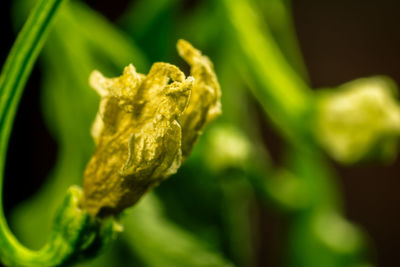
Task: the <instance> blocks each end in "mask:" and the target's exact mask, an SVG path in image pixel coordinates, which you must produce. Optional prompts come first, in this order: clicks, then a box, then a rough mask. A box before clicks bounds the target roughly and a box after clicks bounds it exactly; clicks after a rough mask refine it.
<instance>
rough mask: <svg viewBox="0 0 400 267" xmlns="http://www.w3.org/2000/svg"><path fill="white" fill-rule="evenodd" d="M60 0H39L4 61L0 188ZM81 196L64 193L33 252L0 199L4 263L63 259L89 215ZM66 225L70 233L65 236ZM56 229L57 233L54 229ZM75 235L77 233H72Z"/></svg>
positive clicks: (0, 91)
mask: <svg viewBox="0 0 400 267" xmlns="http://www.w3.org/2000/svg"><path fill="white" fill-rule="evenodd" d="M63 2H64V1H63V0H40V1H39V2H38V3H37V5H36V6H35V8H34V9H33V11H32V13H31V14H30V16H29V18H28V20H27V22H26V23H25V25H24V27H23V28H22V30H21V32H20V33H19V35H18V37H17V40H16V41H15V43H14V45H13V47H12V49H11V52H10V54H9V56H8V58H7V60H6V63H5V65H4V67H3V70H2V73H1V77H0V94H1V95H0V131H1V132H0V146H1V147H0V157H1V160H0V191H1V192H2V182H3V173H4V167H5V159H6V154H7V145H8V139H9V136H10V133H11V130H12V124H13V120H14V117H15V114H16V110H17V107H18V102H19V100H20V98H21V95H22V93H23V89H24V86H25V84H26V81H27V78H28V76H29V74H30V72H31V71H32V68H33V65H34V63H35V61H36V59H37V57H38V54H39V52H40V50H41V48H42V46H43V44H44V41H45V39H46V36H47V33H48V32H49V29H50V26H51V24H52V22H53V20H54V18H55V15H56V13H57V11H58V10H59V9H60V6H61V4H62V3H63ZM79 197H80V192H79V189H73V190H72V191H70V192H69V194H68V195H67V199H66V202H64V205H63V206H62V209H61V210H60V213H59V216H58V218H57V220H58V221H57V220H56V221H55V230H56V231H55V232H54V234H53V235H52V238H51V239H50V241H49V243H48V244H47V245H46V246H45V247H43V249H41V250H40V251H32V250H30V249H28V248H26V247H25V246H23V245H22V244H20V243H19V241H18V240H17V239H16V238H15V236H14V235H13V234H12V232H11V230H10V229H9V227H8V225H7V222H6V218H5V215H4V211H3V205H2V201H0V248H1V249H0V257H1V259H2V261H3V262H4V263H6V264H10V265H17V266H52V265H56V264H60V263H61V262H63V261H65V259H66V256H67V255H68V256H70V255H71V254H72V252H73V250H74V245H77V243H76V242H78V243H79V240H80V235H79V234H80V233H82V230H83V229H85V226H87V222H88V221H89V219H90V217H89V216H88V215H87V214H85V212H82V211H81V210H78V209H76V207H77V206H78V202H79ZM65 227H69V228H68V229H69V230H70V231H71V232H68V234H67V235H65V233H63V232H62V231H65V230H66V229H65ZM57 231H59V232H57ZM71 233H73V234H78V235H71Z"/></svg>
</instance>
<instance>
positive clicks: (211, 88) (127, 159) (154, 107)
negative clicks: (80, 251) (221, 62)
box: [82, 41, 221, 216]
mask: <svg viewBox="0 0 400 267" xmlns="http://www.w3.org/2000/svg"><path fill="white" fill-rule="evenodd" d="M178 48H179V52H180V54H181V55H183V57H184V58H185V59H186V60H187V61H188V62H189V64H190V65H191V68H192V71H191V74H192V75H193V77H192V76H189V77H185V75H184V73H183V72H182V71H180V70H179V69H178V68H177V67H176V66H174V65H171V64H167V63H155V64H153V66H152V67H151V69H150V72H149V74H148V75H147V76H146V75H143V74H140V73H137V72H136V70H135V68H134V67H133V66H132V65H129V66H127V67H126V68H125V69H124V72H123V74H122V76H120V77H117V78H106V77H104V76H103V75H102V74H101V73H100V72H98V71H94V72H93V73H92V74H91V77H90V84H91V85H92V87H93V88H94V89H95V90H96V91H97V92H98V93H99V95H100V96H101V101H100V106H99V111H98V113H97V116H96V120H95V122H94V124H93V127H92V136H93V138H94V140H95V143H96V149H95V152H94V154H93V156H92V158H91V159H90V161H89V163H88V165H87V167H86V170H85V173H84V183H83V187H84V199H83V201H82V206H83V207H84V208H85V209H86V210H88V211H89V212H90V213H91V214H92V215H97V216H107V215H114V214H118V213H120V212H121V211H122V210H123V209H125V208H127V207H129V206H131V205H133V204H134V203H135V202H137V201H138V200H139V198H140V197H141V196H142V195H143V194H144V193H145V192H146V191H148V190H149V189H151V188H153V187H154V186H156V185H157V184H159V183H160V182H161V181H162V180H164V179H166V178H167V177H168V176H170V175H172V174H174V173H175V172H176V171H177V170H178V168H179V167H180V165H181V164H182V160H183V158H185V157H187V156H188V153H189V152H190V150H191V147H192V146H193V145H194V143H195V141H196V139H197V137H198V136H199V135H200V133H201V131H202V130H203V128H204V126H205V125H206V124H207V123H208V122H209V121H211V120H212V119H213V118H214V117H215V116H216V115H218V114H219V113H220V102H219V101H220V100H219V99H220V94H221V93H220V89H219V85H218V82H217V79H216V76H215V74H214V72H213V69H212V65H211V63H210V61H209V60H208V59H207V58H206V57H204V56H202V55H201V53H200V52H199V51H198V50H196V49H194V48H193V47H192V46H191V45H190V44H189V43H187V42H185V41H179V44H178Z"/></svg>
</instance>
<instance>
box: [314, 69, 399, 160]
mask: <svg viewBox="0 0 400 267" xmlns="http://www.w3.org/2000/svg"><path fill="white" fill-rule="evenodd" d="M396 90H397V88H395V86H394V84H393V83H392V82H391V81H390V80H389V79H388V78H384V77H371V78H364V79H358V80H355V81H352V82H349V83H346V84H344V85H342V86H340V87H339V88H337V89H335V90H324V91H322V92H320V95H319V98H318V105H317V111H318V112H317V114H318V116H317V120H316V129H315V130H316V136H317V138H318V140H319V142H320V143H321V145H322V146H323V147H325V149H326V150H327V151H328V152H329V153H330V154H331V155H332V157H333V158H335V159H336V160H338V161H340V162H342V163H346V164H350V163H354V162H357V161H360V160H363V159H365V158H368V157H371V156H378V157H381V158H383V159H391V158H393V156H394V155H395V154H396V147H397V146H396V142H397V138H398V135H399V133H400V107H399V105H398V104H397V102H396V100H395V98H394V92H396Z"/></svg>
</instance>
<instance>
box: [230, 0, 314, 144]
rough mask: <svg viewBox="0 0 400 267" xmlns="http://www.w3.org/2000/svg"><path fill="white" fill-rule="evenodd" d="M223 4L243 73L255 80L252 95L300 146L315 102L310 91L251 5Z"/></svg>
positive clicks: (239, 1)
mask: <svg viewBox="0 0 400 267" xmlns="http://www.w3.org/2000/svg"><path fill="white" fill-rule="evenodd" d="M224 2H225V5H224V6H225V9H226V10H227V12H226V13H227V15H228V19H229V20H230V23H231V25H232V28H233V34H234V35H235V37H236V38H235V39H234V40H235V41H236V42H237V45H238V46H239V49H240V52H241V54H242V57H240V66H239V67H240V71H241V72H246V75H245V78H246V79H249V78H250V79H251V80H252V81H253V83H254V86H251V90H252V91H253V94H254V95H255V97H256V98H257V99H258V101H259V102H260V104H261V105H262V106H263V108H264V110H266V111H267V113H268V115H269V116H270V117H271V118H272V119H273V121H274V122H275V123H276V124H277V125H278V126H279V127H280V128H281V130H282V131H283V133H284V134H285V135H286V136H287V137H288V138H289V140H290V141H292V142H293V143H294V144H301V143H302V142H303V141H304V137H305V136H302V135H306V133H305V132H306V130H305V129H306V128H307V127H306V126H305V125H302V123H300V122H303V121H304V117H306V116H308V112H309V110H310V106H312V102H313V99H312V94H311V90H310V88H309V87H308V86H307V84H306V83H305V82H304V81H303V80H302V79H301V78H300V76H299V75H298V74H297V73H296V72H295V71H294V70H293V68H292V67H291V66H290V64H289V63H288V62H287V61H286V59H285V57H284V56H283V54H282V53H281V51H280V49H279V47H278V46H277V45H276V43H275V41H274V39H273V37H272V34H271V32H270V30H269V29H268V25H266V23H263V22H262V21H261V19H260V18H259V17H258V16H257V14H254V10H253V9H252V8H251V6H250V5H249V3H248V2H247V1H243V0H238V1H234V2H232V1H228V0H225V1H224ZM246 69H248V70H251V71H248V70H246ZM299 135H300V137H299Z"/></svg>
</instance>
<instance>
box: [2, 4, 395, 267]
mask: <svg viewBox="0 0 400 267" xmlns="http://www.w3.org/2000/svg"><path fill="white" fill-rule="evenodd" d="M84 2H85V3H86V4H87V5H88V6H90V7H91V8H92V9H94V10H96V11H97V12H99V13H100V14H102V16H104V17H106V18H107V20H109V21H110V22H111V23H113V24H114V25H115V27H117V28H118V29H119V30H121V31H124V32H125V33H126V34H127V35H128V36H129V38H132V39H133V41H135V42H136V45H137V47H138V49H141V50H143V51H145V52H144V53H145V55H146V57H147V58H148V61H149V62H153V61H168V62H171V63H174V64H180V66H181V67H182V66H183V63H182V61H179V60H178V59H177V56H176V52H174V43H175V42H176V40H177V38H179V37H180V36H179V33H180V32H179V30H176V29H175V28H179V27H180V25H179V23H181V24H182V23H185V21H186V20H187V21H188V25H189V26H190V27H193V28H189V27H186V28H185V27H182V35H183V37H184V38H186V39H187V40H188V41H190V42H192V43H193V44H194V45H195V46H197V48H199V49H200V50H202V51H203V53H205V54H207V55H208V56H209V57H210V58H211V59H212V60H213V61H214V64H215V66H216V72H217V75H220V73H218V71H219V70H220V69H221V66H218V64H219V63H220V62H221V58H220V57H218V56H217V53H218V51H219V50H218V46H219V45H218V42H220V41H221V40H220V39H219V38H218V35H224V32H225V31H227V29H226V28H224V27H222V26H223V25H224V24H221V25H211V26H209V25H207V21H206V20H207V19H208V18H213V16H216V14H217V15H218V13H216V12H214V11H212V10H210V12H209V14H210V15H209V17H208V16H207V14H208V12H207V8H208V7H212V6H213V5H212V4H208V5H204V4H203V3H202V2H204V1H201V0H197V1H195V0H191V1H189V0H185V1H172V2H174V3H175V4H172V5H169V6H168V7H167V8H165V9H164V10H162V11H161V15H160V14H158V15H157V16H156V17H155V18H154V22H153V24H152V23H150V24H151V25H150V26H148V29H153V32H151V30H149V31H150V33H149V32H136V34H135V32H134V31H135V30H137V28H135V26H132V27H122V26H121V25H127V23H128V22H129V17H127V16H128V15H129V14H130V11H129V10H130V8H131V7H133V6H135V5H138V6H140V7H142V8H143V5H145V2H146V1H140V0H135V1H122V0H114V1H112V2H110V1H94V0H90V1H84ZM139 2H141V3H139ZM152 2H155V1H152ZM160 2H167V1H160ZM12 5H13V2H12V1H5V2H3V3H2V8H1V9H0V12H1V15H0V19H1V24H0V25H1V26H0V27H1V34H2V38H1V40H2V42H1V49H0V59H1V62H4V60H5V58H6V56H7V54H8V51H9V49H10V47H11V45H12V43H13V41H14V39H15V36H16V31H15V30H14V29H16V28H18V26H13V25H18V23H20V22H21V20H20V19H17V20H15V17H13V16H15V15H16V14H17V13H16V11H15V10H14V11H13V12H12V11H11V7H12ZM160 6H161V5H160ZM199 10H200V11H199ZM143 12H145V11H143ZM399 12H400V2H399V1H396V0H382V1H377V0H364V1H361V0H357V1H345V0H335V1H333V0H325V1H317V0H304V1H292V3H291V10H290V13H291V14H292V19H293V25H294V28H295V32H296V35H297V38H298V42H299V47H300V50H301V53H302V55H303V58H304V62H305V65H306V68H307V71H308V76H309V81H310V85H311V87H312V88H325V87H334V86H337V85H340V84H342V83H344V82H347V81H350V80H353V79H356V78H359V77H366V76H371V75H377V74H383V75H387V76H390V77H391V78H392V79H393V80H395V81H396V82H397V84H400V67H399V66H400V63H399V60H400V49H399V47H400V35H399V33H398V30H399V20H398V14H399ZM266 13H267V12H266ZM21 14H24V12H21ZM127 14H128V15H127ZM131 14H133V15H137V13H134V12H133V13H131ZM144 14H146V13H144ZM264 14H265V13H264ZM21 16H22V15H21ZM192 16H193V17H196V18H197V20H195V19H193V21H192V20H191V19H190V18H191V17H192ZM176 18H177V19H176ZM199 18H200V19H199ZM146 19H147V18H146ZM146 19H143V20H142V21H141V20H140V18H131V21H133V22H137V23H138V24H140V23H141V22H142V23H143V25H144V24H145V23H148V22H147V21H146ZM213 19H214V20H213V22H215V18H213ZM18 20H19V21H18ZM202 20H203V21H204V24H202ZM13 21H14V22H13ZM22 21H23V19H22ZM82 23H83V22H82ZM124 23H125V24H124ZM210 23H212V22H210ZM82 25H84V23H83V24H82ZM204 25H206V26H207V27H209V28H207V29H213V30H214V32H212V33H210V35H211V37H209V36H208V38H211V39H212V38H215V40H212V41H207V40H206V37H207V36H206V37H203V36H200V35H202V34H203V33H202V32H201V33H199V36H197V37H198V38H196V31H197V29H196V27H200V28H201V27H202V26H204ZM206 26H204V27H206ZM143 27H144V26H143ZM160 27H162V28H160ZM179 29H180V28H179ZM207 29H206V30H207ZM206 30H204V29H202V31H206ZM130 31H131V32H130ZM155 31H156V32H155ZM132 32H133V33H132ZM191 36H193V38H192V39H190V38H191ZM160 43H162V45H163V44H164V45H165V46H162V48H164V51H160ZM154 44H155V45H154ZM45 49H46V48H45ZM153 50H154V51H153ZM102 62H105V61H104V60H103V61H102ZM76 63H77V64H80V63H79V62H78V61H77V62H76ZM134 64H135V62H134ZM144 65H145V64H144ZM46 67H47V68H48V65H46V63H43V62H42V63H41V64H37V66H36V67H35V69H34V71H33V73H32V75H31V77H30V79H29V83H28V85H27V87H26V89H25V93H24V95H23V98H22V100H21V103H20V107H19V109H18V114H17V117H16V121H15V126H14V130H13V135H12V137H11V141H10V146H9V152H8V157H7V168H6V174H5V177H6V179H5V191H4V193H3V198H4V203H5V210H6V214H7V215H10V214H11V213H12V210H13V209H14V208H15V207H17V206H18V204H19V203H22V202H23V201H25V200H28V199H30V197H31V196H33V195H35V194H36V193H37V192H38V190H39V188H41V186H42V185H43V183H44V182H45V180H46V178H47V177H48V176H49V175H50V174H51V170H52V169H53V168H54V166H55V164H56V161H57V155H58V153H59V152H60V151H59V146H58V144H57V143H58V142H57V138H55V137H54V131H53V132H51V131H49V130H48V127H47V126H46V122H45V119H44V117H43V115H42V113H43V108H42V107H41V106H42V104H41V103H42V102H41V101H43V99H42V98H41V92H42V91H41V90H42V89H41V84H42V83H43V75H44V71H43V68H46ZM146 67H147V66H146ZM183 68H185V67H183ZM138 69H139V70H140V71H141V72H146V71H147V70H146V68H138ZM121 70H122V69H121ZM185 71H186V70H185ZM106 74H107V75H111V74H112V75H114V76H116V75H119V74H118V71H117V72H115V73H106ZM225 75H226V74H225ZM224 79H225V78H224ZM224 84H229V83H222V84H221V86H222V90H223V93H224V94H229V88H224ZM244 87H245V86H244ZM243 94H245V95H246V99H248V103H250V104H251V105H253V106H254V110H255V112H256V113H258V115H257V116H256V117H255V118H256V120H257V125H258V127H259V128H258V130H259V132H260V134H261V136H262V138H263V142H264V143H263V144H264V145H265V146H266V148H267V149H268V151H269V154H270V156H271V158H272V161H275V162H279V161H280V159H281V156H282V153H283V150H284V145H283V143H284V141H283V140H282V137H280V135H279V133H277V132H276V130H275V128H274V126H272V125H271V123H270V122H269V120H267V119H265V118H264V117H263V115H262V113H263V112H262V108H261V106H260V105H259V104H258V103H257V101H256V100H254V99H253V98H252V96H251V94H250V93H248V92H245V93H243ZM61 101H62V100H61ZM77 101H79V98H78V99H77ZM237 104H238V105H240V104H241V103H237ZM73 116H75V117H76V116H79V114H73ZM328 161H329V163H330V164H332V165H333V166H334V169H335V171H336V173H337V178H335V179H336V183H337V184H338V187H339V191H341V193H342V198H343V200H342V202H343V203H344V204H343V205H344V216H345V217H346V218H347V219H348V220H350V221H352V222H354V223H355V224H356V225H358V226H359V227H360V228H361V229H362V230H364V231H365V233H366V234H367V240H368V247H369V249H368V254H369V255H368V256H367V258H369V259H370V260H369V261H370V262H372V263H373V264H374V265H376V266H388V267H389V266H400V258H399V257H398V249H399V248H400V247H399V245H398V240H400V229H399V225H400V214H399V213H398V212H397V210H398V206H399V205H400V194H399V193H398V190H399V188H400V180H399V179H398V173H399V171H400V161H399V159H398V158H397V159H396V160H395V161H393V162H390V163H385V164H382V163H376V162H371V163H368V164H356V165H352V166H343V165H341V164H338V163H336V162H334V161H333V160H328ZM189 165H190V163H189ZM190 168H191V167H190V166H188V167H187V168H186V170H183V173H184V174H186V175H189V176H190V172H191V169H190ZM185 171H186V172H185ZM182 175H183V174H182ZM170 180H171V181H167V182H165V184H162V185H161V186H160V188H157V190H158V191H159V192H156V193H157V194H158V195H159V196H160V198H161V199H164V201H165V202H166V203H169V204H168V205H169V207H171V206H172V207H173V206H174V203H175V202H174V201H177V200H176V199H175V198H174V197H176V196H174V197H171V196H170V194H178V195H179V193H178V192H176V190H178V191H179V188H177V187H179V184H178V182H179V181H182V180H183V178H179V177H177V178H175V177H172V178H171V179H170ZM211 181H212V179H211ZM182 183H184V182H182ZM186 183H188V182H186ZM203 186H206V185H203ZM163 187H165V190H164V189H163ZM157 190H156V191H157ZM163 190H164V191H163ZM174 190H175V191H174ZM183 190H186V189H183ZM212 190H214V189H212ZM212 190H211V191H212ZM215 190H216V192H211V193H210V194H215V195H218V192H219V191H218V190H220V188H219V189H215ZM228 191H229V190H228ZM184 195H185V194H183V196H182V197H185V196H184ZM193 195H194V196H195V197H196V196H201V194H200V193H199V192H194V194H193ZM213 197H214V196H213ZM217 198H218V197H217ZM210 199H212V197H210V198H207V199H206V200H205V201H206V202H207V201H211V200H210ZM249 202H250V204H249V207H250V208H249V210H250V212H251V214H253V215H254V216H251V220H250V224H251V227H250V229H251V233H249V235H250V236H251V238H250V239H249V240H251V242H252V245H251V247H252V249H253V252H251V253H250V254H251V258H252V259H251V260H250V261H249V262H251V265H253V266H285V265H286V262H285V259H284V258H285V255H286V247H287V242H286V241H285V240H287V236H288V235H289V234H290V233H289V231H288V227H289V224H290V223H289V222H290V218H289V217H290V216H288V215H286V214H285V215H282V214H281V213H279V212H278V211H277V210H276V209H275V208H271V207H270V206H268V205H263V204H261V203H260V201H258V200H254V199H251V200H249ZM190 203H191V204H193V203H192V202H191V201H189V204H188V205H190ZM203 204H204V202H203ZM207 204H210V205H213V202H210V203H207ZM168 205H167V206H168ZM197 205H199V204H196V203H194V204H193V206H191V208H192V209H197V210H199V213H200V215H199V216H203V215H204V216H205V217H206V218H203V220H200V219H199V221H201V223H202V224H203V225H200V226H199V225H196V223H194V224H190V223H189V221H190V220H189V219H188V218H186V217H185V216H192V215H191V214H189V215H182V214H180V213H182V212H184V211H185V210H186V208H187V207H186V208H185V207H183V208H181V209H179V208H177V210H176V211H174V210H172V209H168V208H166V213H167V214H168V213H170V214H169V215H168V216H169V218H170V219H171V220H173V221H175V222H177V224H178V225H179V224H180V225H183V226H182V227H183V228H184V229H186V230H188V231H189V232H190V231H192V232H194V233H196V235H201V233H203V234H204V235H207V234H209V235H210V236H212V237H210V238H208V239H207V237H205V238H203V239H204V240H205V242H207V240H217V239H218V240H222V241H221V243H220V244H218V245H213V246H212V247H218V248H220V249H221V251H222V254H224V255H225V256H226V257H227V258H228V259H229V260H230V261H232V262H234V263H235V264H236V265H238V266H246V265H244V263H243V262H246V261H245V260H244V261H241V260H240V259H239V260H238V259H234V257H232V253H233V252H232V251H230V250H229V245H228V244H229V240H226V237H225V236H226V235H227V233H220V232H218V231H220V230H221V229H225V228H224V227H223V226H221V225H220V226H216V227H215V229H212V230H209V231H206V230H204V229H205V228H206V227H205V228H202V227H203V226H204V225H207V227H208V228H207V229H210V227H209V226H210V225H213V224H214V223H215V224H218V223H221V220H215V218H219V217H218V215H217V214H216V213H218V210H215V209H211V210H207V209H206V208H202V207H201V206H197ZM189 208H190V207H189ZM214 213H215V214H214ZM210 214H211V215H210ZM10 216H11V215H10ZM194 220H196V218H194ZM222 221H223V220H222ZM25 223H26V224H29V221H25ZM201 223H199V224H201ZM125 228H127V229H128V228H129V224H126V225H125ZM211 228H212V227H211ZM201 229H203V230H204V231H203V232H202V230H201ZM215 236H217V237H218V238H215ZM221 236H222V237H221ZM213 238H214V239H213ZM224 238H225V239H224ZM204 240H203V241H204ZM120 246H121V245H120ZM122 251H123V252H120V253H128V252H127V250H126V249H125V250H124V249H123V248H122ZM229 251H230V252H229ZM129 253H130V252H129ZM139 254H140V253H139ZM154 254H155V256H154V257H157V256H156V255H157V252H154ZM135 257H136V258H137V257H138V256H132V258H135ZM140 257H141V256H139V258H140ZM138 262H142V264H143V266H148V265H151V264H148V263H144V261H143V259H141V261H140V260H139V261H138ZM241 262H242V263H241ZM115 266H117V265H115ZM121 266H122V265H121ZM126 266H127V265H126ZM132 266H133V265H132ZM136 266H142V265H136ZM154 266H156V264H155V265H154ZM180 266H191V265H187V264H185V263H182V265H180ZM210 266H211V265H210ZM299 266H300V265H299ZM317 266H318V265H317ZM320 266H322V265H320ZM343 266H345V265H343ZM359 266H361V265H359ZM364 266H367V265H364Z"/></svg>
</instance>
